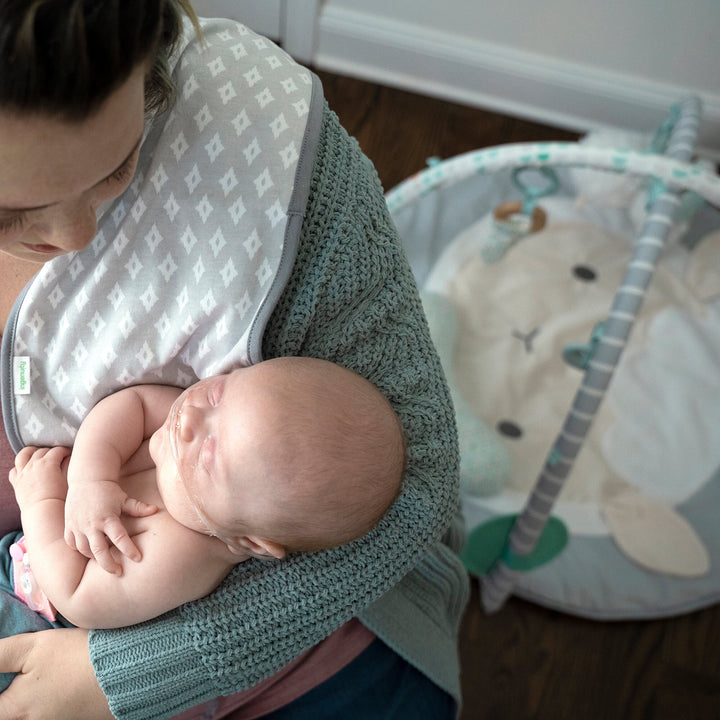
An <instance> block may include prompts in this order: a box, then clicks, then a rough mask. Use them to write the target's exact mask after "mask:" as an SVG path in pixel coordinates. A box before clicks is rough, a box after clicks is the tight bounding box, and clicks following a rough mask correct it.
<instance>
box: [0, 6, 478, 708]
mask: <svg viewBox="0 0 720 720" xmlns="http://www.w3.org/2000/svg"><path fill="white" fill-rule="evenodd" d="M181 10H185V11H186V12H188V11H189V13H191V10H190V8H189V7H188V6H187V4H186V3H185V2H183V1H182V0H165V2H163V1H162V0H123V2H119V0H115V1H111V0H103V1H100V0H97V1H96V2H93V3H89V2H82V1H81V0H45V1H38V2H33V3H19V2H18V3H15V2H12V3H11V2H3V3H0V31H1V32H0V63H2V71H1V72H0V251H1V252H0V277H2V290H1V291H0V311H1V312H2V316H1V318H0V319H1V320H2V323H3V325H2V326H3V327H4V328H5V329H4V333H3V353H2V368H3V376H2V378H3V379H2V399H3V419H4V425H5V431H6V434H7V436H8V438H9V440H10V442H11V445H12V449H13V450H15V451H17V450H18V449H19V448H20V447H21V446H22V445H24V444H30V443H32V444H48V445H49V444H58V443H69V442H71V441H72V437H73V434H74V432H75V430H76V428H77V426H78V425H79V422H80V420H81V419H82V417H83V416H84V414H85V413H86V412H87V411H88V409H89V408H90V407H92V405H93V404H94V403H95V402H97V400H99V399H100V398H101V397H103V396H104V395H105V394H107V393H108V392H111V391H113V390H115V389H117V388H118V387H122V386H124V385H129V384H134V383H140V382H147V381H152V382H165V383H167V384H172V385H182V386H187V385H189V384H191V383H192V382H194V381H195V380H196V379H197V378H199V377H204V376H206V375H208V374H211V373H216V372H223V371H225V370H228V369H230V368H231V367H233V366H237V365H243V364H245V365H247V364H252V363H254V362H257V361H258V360H260V359H261V358H270V357H276V356H282V355H309V356H316V357H321V358H326V359H328V360H332V361H334V362H337V363H340V364H342V365H345V366H347V367H350V368H351V369H353V370H355V371H356V372H358V373H359V374H361V375H363V376H365V377H367V378H368V379H369V380H370V381H372V382H373V383H374V384H375V385H376V386H377V387H378V388H379V389H380V390H381V391H382V392H383V393H384V394H385V395H386V396H387V397H388V399H389V400H390V401H391V403H392V404H393V406H394V408H395V410H396V412H397V413H398V415H399V417H400V418H401V421H402V423H403V427H404V430H405V433H406V435H407V441H408V467H407V471H406V475H405V481H404V486H403V491H402V493H401V495H400V497H399V498H398V500H397V502H396V503H395V504H394V506H393V507H392V508H391V510H390V512H389V513H388V515H387V516H386V517H385V518H384V519H383V520H382V521H381V523H380V524H379V525H378V527H377V528H375V529H374V530H373V531H372V532H371V533H369V534H368V535H366V536H365V537H363V538H361V539H360V540H358V541H355V542H353V543H350V544H349V545H347V546H344V547H341V548H337V549H335V550H330V551H323V552H320V553H315V554H311V555H295V556H292V557H290V558H288V559H287V560H284V561H281V562H278V563H277V564H266V563H262V562H260V561H251V562H250V563H246V564H244V565H243V566H242V567H238V569H237V570H236V571H234V572H233V573H231V575H230V576H229V577H228V579H227V580H226V581H225V583H224V584H223V585H222V586H221V587H220V588H219V589H218V590H217V591H216V592H215V593H213V594H212V595H211V596H209V597H208V598H204V599H202V600H199V601H197V602H194V603H190V604H188V605H186V606H183V607H182V608H180V609H178V610H176V611H174V612H171V613H169V614H167V615H165V616H163V617H162V618H159V619H157V620H156V621H152V622H150V623H145V624H143V625H140V626H135V627H132V628H124V629H120V630H113V631H93V632H91V633H90V634H89V637H88V635H87V633H84V632H83V631H80V630H52V631H48V632H39V633H36V634H33V635H21V636H18V637H16V638H9V639H6V640H2V641H0V672H19V673H20V675H19V676H18V677H17V678H16V679H15V681H14V682H13V683H12V684H11V686H10V688H9V689H8V690H7V691H6V692H5V693H3V694H2V695H0V720H3V719H4V718H11V717H12V718H20V717H28V718H46V717H47V718H49V717H52V718H72V719H73V720H78V719H82V718H101V717H111V714H110V712H111V713H112V715H114V716H115V717H118V718H123V719H124V718H133V719H135V718H138V719H140V718H143V719H144V718H167V717H173V716H175V715H177V714H178V713H180V712H181V711H185V710H187V709H188V708H195V709H194V710H189V711H187V713H186V714H184V715H183V717H186V718H190V717H198V718H199V717H217V718H220V717H232V714H233V712H234V711H236V710H237V713H238V714H237V717H241V716H242V717H273V718H300V717H307V716H309V715H310V714H312V715H314V716H321V717H343V718H344V717H348V716H350V714H349V710H348V708H352V716H353V717H358V718H362V717H368V718H382V717H383V716H384V713H386V712H388V713H389V712H395V713H396V714H395V715H393V717H431V718H445V717H447V718H450V717H453V716H454V714H455V710H456V707H457V704H458V702H459V681H458V674H459V673H458V666H457V652H456V632H457V626H458V623H459V619H460V615H461V613H462V610H463V607H464V604H465V602H466V597H467V579H466V576H465V573H464V572H463V570H462V566H461V564H460V563H459V560H458V558H457V555H456V550H457V540H458V532H457V524H456V523H455V520H456V518H455V514H456V509H457V500H456V493H457V448H456V440H455V430H454V421H453V416H452V409H451V406H450V402H449V399H448V394H447V389H446V387H445V383H444V380H443V378H442V372H441V369H440V366H439V363H438V360H437V358H436V355H435V353H434V351H433V348H432V345H431V343H430V340H429V337H428V332H427V327H426V324H425V321H424V318H423V315H422V311H421V306H420V303H419V300H418V296H417V291H416V288H415V286H414V283H413V280H412V276H411V273H410V271H409V268H408V266H407V263H406V261H405V258H404V256H403V254H402V252H401V250H400V249H399V246H398V241H397V237H396V233H395V230H394V228H393V226H392V223H391V221H390V220H389V218H388V215H387V212H386V209H385V206H384V202H383V198H382V192H381V188H380V186H379V183H378V181H377V177H376V175H375V173H374V170H373V169H372V167H371V165H370V163H369V161H367V159H366V158H364V157H363V156H362V154H361V152H360V151H359V148H358V147H357V145H356V143H354V142H353V141H352V140H351V139H349V138H348V137H347V135H346V134H345V132H344V131H343V130H342V128H341V127H340V126H339V124H338V122H337V118H336V117H335V116H334V115H333V114H332V113H331V112H330V111H329V110H328V108H327V107H326V105H325V103H324V101H323V100H322V90H321V88H320V86H319V83H318V81H317V79H316V78H314V77H313V76H312V75H311V74H310V73H309V72H308V71H307V70H305V69H303V68H300V67H299V66H297V65H296V64H294V63H293V62H292V61H291V60H290V59H289V58H288V57H287V56H286V55H284V54H283V53H282V52H281V51H279V50H278V49H277V48H276V47H275V46H273V45H272V44H271V43H269V42H268V41H267V40H265V39H264V38H260V37H258V36H256V35H254V34H253V33H251V32H249V31H247V30H246V29H245V28H243V27H242V26H239V25H236V24H234V23H230V22H228V21H213V22H208V23H206V24H204V26H203V29H202V35H203V42H202V43H200V42H198V40H197V37H196V36H195V35H196V30H197V28H193V26H192V24H191V23H189V22H187V20H186V21H185V24H184V25H183V23H182V20H181ZM190 16H191V17H192V15H190ZM69 68H71V71H70V70H68V69H69ZM173 87H175V88H176V92H175V93H174V94H172V93H171V89H172V88H173ZM36 273H37V274H36ZM33 276H35V277H33ZM28 379H30V381H31V382H30V384H28V382H27V381H28ZM3 435H4V434H3ZM3 440H4V438H3ZM11 458H12V451H11V450H10V449H9V448H6V449H5V451H4V452H3V454H2V460H3V464H4V466H5V469H4V470H3V471H2V475H3V477H4V476H5V475H6V474H7V472H6V471H7V469H9V467H10V462H11ZM280 501H281V500H280ZM2 506H3V520H4V521H5V527H4V528H2V529H3V530H5V529H9V528H11V527H13V525H12V523H13V522H15V523H17V516H16V515H15V512H16V511H15V509H14V507H13V505H12V502H11V495H10V493H9V491H7V490H5V495H4V500H3V503H2ZM148 591H149V592H151V591H152V589H149V590H148ZM390 648H392V650H391V649H390ZM59 658H62V662H61V663H58V662H57V661H58V659H59ZM241 691H245V692H241ZM233 693H235V695H232V694H233ZM221 695H231V696H232V697H229V698H222V699H220V700H213V698H218V697H219V696H221ZM198 706H201V707H198ZM239 713H244V714H242V715H240V714H239ZM271 713H272V714H271ZM323 713H324V714H323Z"/></svg>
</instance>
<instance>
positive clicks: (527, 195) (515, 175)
mask: <svg viewBox="0 0 720 720" xmlns="http://www.w3.org/2000/svg"><path fill="white" fill-rule="evenodd" d="M526 170H533V171H534V172H536V173H540V175H542V176H543V177H544V178H545V179H546V180H547V181H548V185H546V186H545V187H538V186H536V185H527V184H526V183H524V182H523V181H522V180H521V179H520V175H521V174H522V173H523V172H525V171H526ZM512 183H513V185H515V187H516V188H517V189H518V190H519V191H520V194H521V195H522V197H523V200H522V211H521V212H522V214H523V215H532V212H533V210H534V209H535V206H536V205H537V201H538V200H539V199H540V198H543V197H547V196H548V195H554V194H555V193H556V192H557V191H558V189H559V188H560V181H559V180H558V177H557V175H556V174H555V171H554V170H553V169H552V168H550V167H538V168H530V167H528V166H524V167H519V168H516V169H515V170H513V172H512Z"/></svg>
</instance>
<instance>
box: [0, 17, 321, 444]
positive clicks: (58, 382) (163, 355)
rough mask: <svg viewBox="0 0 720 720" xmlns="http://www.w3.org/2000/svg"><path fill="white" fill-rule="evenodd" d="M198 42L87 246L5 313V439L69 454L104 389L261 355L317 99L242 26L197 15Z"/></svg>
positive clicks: (295, 70)
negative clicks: (19, 376)
mask: <svg viewBox="0 0 720 720" xmlns="http://www.w3.org/2000/svg"><path fill="white" fill-rule="evenodd" d="M203 32H204V43H203V44H202V45H200V44H198V42H197V41H196V40H195V39H194V35H193V33H192V30H191V28H189V27H187V28H186V36H185V41H184V43H183V46H182V48H181V49H180V50H179V51H178V53H177V54H176V56H175V58H174V60H173V62H174V77H175V80H176V83H177V100H176V103H175V105H174V106H173V108H172V109H171V110H170V111H169V112H167V113H166V114H165V115H163V116H161V117H159V118H157V119H155V120H151V121H149V122H148V125H147V127H146V130H145V136H144V138H143V142H142V146H141V150H140V159H139V163H138V169H137V171H136V175H135V177H134V179H133V182H132V183H131V185H130V187H129V188H128V189H127V190H126V191H125V193H124V194H123V195H122V196H121V197H120V198H118V199H117V200H116V201H115V202H114V203H113V204H112V205H111V206H110V207H109V208H107V209H105V211H104V212H103V213H102V215H101V216H100V217H99V219H98V230H97V234H96V236H95V238H94V240H93V242H92V244H91V245H90V246H89V247H88V248H86V249H85V250H83V251H82V252H79V253H73V254H70V255H67V256H63V257H61V258H58V259H56V260H53V261H51V262H50V263H47V264H46V265H45V266H43V268H42V270H41V271H40V272H39V273H38V275H37V276H36V277H35V278H34V279H33V281H32V282H31V283H30V285H29V286H28V288H27V289H26V293H25V295H24V297H23V298H21V299H20V300H19V301H18V303H16V307H15V309H14V318H15V323H14V325H13V331H14V332H13V342H12V348H11V350H12V354H13V360H14V361H15V362H17V358H27V359H28V360H29V367H30V380H31V391H30V393H28V394H17V388H15V392H13V394H12V395H11V396H10V397H8V395H7V394H6V395H5V398H4V400H5V401H6V404H7V402H9V403H10V405H11V406H12V408H13V409H14V413H10V415H11V416H12V419H13V424H14V430H15V435H16V437H15V438H12V437H11V442H13V443H14V444H15V445H23V444H38V445H56V444H67V445H69V444H72V441H73V438H74V435H75V433H76V431H77V428H78V426H79V424H80V422H81V420H82V419H83V417H84V416H85V414H86V413H87V412H88V410H89V409H90V408H91V407H92V406H93V405H94V404H95V403H96V402H97V401H98V400H99V399H101V398H102V397H103V396H105V395H107V394H109V393H110V392H112V391H114V390H116V389H118V388H120V387H123V386H127V385H133V384H138V383H148V382H149V383H163V384H169V385H179V386H187V385H189V384H191V383H192V382H194V381H195V380H196V379H198V378H203V377H207V376H208V375H211V374H216V373H219V372H225V371H228V370H229V369H230V368H232V367H235V366H238V365H248V364H252V363H254V362H257V361H258V360H260V359H261V358H260V339H261V334H262V332H261V331H262V324H263V322H264V320H265V319H267V316H268V315H269V312H270V311H271V309H272V308H271V307H270V308H268V302H267V301H268V297H271V298H272V297H277V293H278V288H277V287H275V286H276V284H277V283H282V282H283V280H282V278H283V277H284V276H286V275H283V271H282V268H281V264H282V262H285V261H286V258H287V257H290V258H292V257H294V254H293V253H288V248H287V245H288V243H292V242H294V241H296V239H297V238H292V237H288V228H289V227H291V225H289V223H288V217H289V208H290V207H291V204H292V201H293V192H294V189H295V186H296V173H297V172H298V163H299V159H300V155H301V152H302V147H303V141H304V139H305V135H306V132H307V130H308V117H309V116H310V115H311V112H310V110H311V104H312V103H317V102H321V93H318V92H313V88H314V87H317V83H316V82H315V81H314V80H313V76H312V75H311V73H310V72H309V71H308V70H306V69H305V68H302V67H300V66H299V65H297V64H296V63H295V62H294V61H293V60H292V59H291V58H290V57H289V56H288V55H286V54H285V53H284V52H283V51H282V50H280V49H279V48H278V47H276V46H275V45H274V44H272V43H271V42H270V41H268V40H267V39H265V38H262V37H260V36H258V35H256V34H254V33H253V32H252V31H250V30H248V29H247V28H245V27H243V26H242V25H239V24H236V23H232V22H229V21H222V20H212V21H203ZM191 38H192V39H191ZM318 96H320V97H318ZM303 207H304V204H303ZM294 227H295V228H296V234H297V233H299V224H296V225H295V226H294ZM284 253H285V254H284ZM284 258H285V259H284ZM286 272H287V271H286ZM8 327H10V323H8ZM9 351H10V350H9V349H8V350H5V352H6V353H7V352H9ZM4 362H6V363H9V364H10V365H11V364H12V361H8V359H7V357H5V358H4ZM5 392H7V390H5ZM7 409H8V408H7V407H6V408H5V410H6V412H5V417H6V425H7V426H8V430H9V431H10V430H11V427H10V424H8V423H7V418H8V412H7ZM9 434H10V435H12V434H13V433H12V432H9Z"/></svg>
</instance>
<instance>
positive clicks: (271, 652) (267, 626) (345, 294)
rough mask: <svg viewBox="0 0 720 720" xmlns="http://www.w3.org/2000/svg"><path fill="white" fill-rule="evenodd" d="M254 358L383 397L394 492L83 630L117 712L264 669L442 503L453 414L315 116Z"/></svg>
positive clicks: (366, 213) (429, 353)
mask: <svg viewBox="0 0 720 720" xmlns="http://www.w3.org/2000/svg"><path fill="white" fill-rule="evenodd" d="M263 352H264V356H265V357H273V356H278V355H312V356H316V357H322V358H327V359H329V360H332V361H335V362H339V363H341V364H344V365H347V366H348V367H350V368H352V369H353V370H355V371H357V372H359V373H360V374H361V375H363V376H365V377H367V378H368V379H370V380H371V381H372V382H373V383H374V384H375V385H376V386H377V387H379V388H380V390H381V391H382V392H384V394H385V395H386V396H387V397H388V398H389V400H390V401H391V403H392V404H393V407H394V408H395V410H396V412H397V413H398V415H399V417H400V419H401V421H402V423H403V427H404V430H405V433H406V435H407V439H408V466H407V473H406V476H405V481H404V485H403V490H402V493H401V495H400V497H399V498H398V500H397V501H396V503H395V504H394V505H393V507H392V509H391V510H390V511H389V513H388V514H387V515H386V517H385V518H384V519H383V520H382V521H381V523H380V524H379V525H378V527H377V528H375V529H374V530H373V531H371V532H370V533H369V534H368V535H367V536H365V537H364V538H361V539H360V540H357V541H355V542H353V543H351V544H349V545H347V546H344V547H341V548H335V549H333V550H329V551H324V552H320V553H315V554H312V555H295V556H291V557H289V558H288V559H287V560H284V561H280V562H278V563H274V564H272V565H268V564H265V563H262V562H259V561H254V560H251V561H248V562H246V563H243V564H242V565H240V566H238V567H236V568H235V569H234V570H233V571H232V572H231V574H230V576H229V577H228V579H227V580H226V581H225V582H224V583H222V584H221V586H220V588H219V589H218V590H217V591H216V592H215V593H213V595H212V596H211V597H210V598H207V599H203V600H199V601H197V602H195V603H190V604H188V605H186V606H184V607H183V608H182V609H180V610H178V611H175V612H173V613H170V614H168V615H166V616H164V617H163V618H162V619H161V620H157V621H152V622H151V623H149V624H145V625H144V626H142V627H139V628H129V629H123V630H117V631H93V632H92V633H91V634H90V650H91V658H92V661H93V665H94V667H95V671H96V673H97V676H98V679H99V682H100V684H101V686H102V688H103V690H104V692H105V693H106V695H107V697H108V698H109V699H110V705H111V707H112V709H113V712H114V713H115V714H116V715H117V717H119V718H122V720H131V719H132V720H141V719H142V720H149V719H156V718H157V719H159V718H167V717H171V716H172V715H173V714H177V713H178V712H179V711H181V710H182V709H184V708H187V707H190V706H192V705H194V704H198V703H200V702H202V701H204V700H207V699H210V698H212V697H215V696H217V695H220V694H227V693H231V692H235V691H237V690H241V689H244V688H247V687H250V686H252V685H254V684H256V683H257V682H258V681H259V680H261V679H262V678H264V677H266V676H268V675H270V674H272V673H273V672H275V671H277V670H278V669H280V668H281V667H283V666H284V665H286V664H287V663H288V662H289V661H290V660H292V659H293V658H294V657H296V656H297V655H298V654H300V653H301V652H302V651H304V650H305V649H307V648H309V647H311V646H312V645H314V644H316V643H317V642H319V641H320V640H322V639H323V638H324V637H325V636H327V635H328V634H329V633H330V632H332V631H333V630H335V629H336V628H337V627H339V626H340V625H341V624H342V623H344V622H345V621H347V620H348V619H349V618H351V617H353V616H355V615H357V614H358V613H359V612H360V611H362V610H363V609H365V608H366V607H367V606H368V605H370V604H371V603H372V602H373V601H375V600H376V599H377V598H379V597H380V596H381V595H383V594H384V593H386V592H387V591H388V590H389V589H390V588H391V587H393V586H394V585H395V584H396V583H397V582H398V581H399V580H400V579H401V578H402V577H403V576H404V575H406V574H407V573H408V572H409V571H410V570H411V569H412V568H413V567H414V566H415V565H416V564H417V563H418V562H419V561H420V559H421V558H422V557H423V556H424V554H425V553H426V552H427V551H428V549H429V548H431V547H432V546H433V545H434V544H435V543H436V542H437V541H438V539H439V538H441V537H442V535H443V534H444V532H445V530H446V529H447V528H448V526H449V525H450V523H451V521H452V518H453V516H454V513H455V510H456V508H457V482H458V480H457V474H458V454H457V441H456V434H455V426H454V417H453V411H452V406H451V403H450V399H449V395H448V391H447V387H446V384H445V380H444V376H443V374H442V370H441V367H440V363H439V360H438V358H437V355H436V353H435V350H434V348H433V346H432V343H431V341H430V337H429V333H428V329H427V324H426V321H425V318H424V315H423V313H422V308H421V304H420V300H419V297H418V293H417V288H416V286H415V282H414V279H413V276H412V273H411V271H410V268H409V266H408V264H407V261H406V259H405V256H404V253H403V252H402V250H401V248H400V246H399V242H398V239H397V236H396V231H395V229H394V227H393V225H392V222H391V220H390V218H389V216H388V213H387V209H386V206H385V202H384V198H383V196H382V191H381V188H380V185H379V182H378V180H377V177H376V175H375V173H374V170H373V168H372V166H371V164H370V162H369V161H368V160H367V159H366V158H365V157H364V156H363V155H362V153H361V152H360V150H359V148H358V146H357V144H356V143H355V142H354V141H353V140H351V139H349V138H348V137H347V135H346V133H345V132H344V130H342V128H341V127H340V126H339V123H338V122H337V118H335V117H334V115H332V114H331V113H329V111H327V110H326V113H325V119H324V127H323V131H322V133H321V137H320V145H319V149H318V159H317V161H316V165H315V169H314V173H313V177H312V180H311V200H310V204H309V207H308V209H307V213H306V217H305V222H304V226H303V232H302V237H301V242H300V247H299V249H298V256H297V260H296V263H295V267H294V270H293V274H292V276H291V278H290V280H289V282H288V285H287V286H286V288H285V291H284V293H283V295H282V297H281V298H280V299H279V301H278V303H277V305H276V308H275V311H274V314H273V316H272V318H271V319H270V322H269V325H268V327H267V329H266V332H265V336H264V343H263ZM278 618H282V621H281V622H279V621H278ZM120 667H122V668H123V673H122V676H121V675H120V674H119V672H118V670H117V668H120ZM158 668H162V676H160V675H159V674H158ZM151 676H152V677H154V678H156V681H155V682H154V684H153V689H152V692H150V691H148V690H146V687H147V685H146V681H145V678H147V677H151Z"/></svg>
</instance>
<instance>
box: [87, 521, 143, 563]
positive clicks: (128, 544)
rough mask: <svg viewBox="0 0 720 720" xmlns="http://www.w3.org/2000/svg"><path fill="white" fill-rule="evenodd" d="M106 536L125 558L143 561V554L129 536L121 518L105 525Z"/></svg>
mask: <svg viewBox="0 0 720 720" xmlns="http://www.w3.org/2000/svg"><path fill="white" fill-rule="evenodd" d="M105 534H106V535H107V537H108V538H109V539H110V542H112V544H113V545H114V546H115V547H116V548H117V549H118V550H119V551H120V552H121V553H122V554H123V555H125V557H127V558H129V559H130V560H133V561H134V562H140V561H141V560H142V553H141V552H140V550H139V549H138V547H137V545H135V543H134V542H133V541H132V538H131V537H130V536H129V535H128V532H127V530H126V529H125V526H124V525H123V524H122V521H121V520H120V519H119V518H115V519H113V520H109V521H108V522H107V523H106V524H105ZM96 559H97V558H96Z"/></svg>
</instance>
